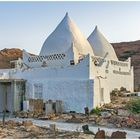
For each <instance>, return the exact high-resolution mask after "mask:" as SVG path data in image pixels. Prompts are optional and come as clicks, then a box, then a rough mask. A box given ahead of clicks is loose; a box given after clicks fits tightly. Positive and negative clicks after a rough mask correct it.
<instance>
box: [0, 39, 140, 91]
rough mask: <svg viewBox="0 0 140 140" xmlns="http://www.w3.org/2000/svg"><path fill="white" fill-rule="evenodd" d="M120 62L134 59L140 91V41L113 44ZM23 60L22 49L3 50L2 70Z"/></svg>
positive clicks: (1, 55) (135, 74) (0, 52)
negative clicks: (13, 62)
mask: <svg viewBox="0 0 140 140" xmlns="http://www.w3.org/2000/svg"><path fill="white" fill-rule="evenodd" d="M112 45H113V47H114V49H115V51H116V53H117V56H118V58H119V60H126V59H127V58H128V57H131V58H132V66H134V78H135V90H140V40H138V41H133V42H120V43H112ZM19 57H20V58H22V50H20V49H15V48H12V49H3V50H1V51H0V68H10V61H12V60H16V59H17V58H19Z"/></svg>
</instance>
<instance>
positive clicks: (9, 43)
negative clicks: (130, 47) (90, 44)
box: [0, 1, 140, 54]
mask: <svg viewBox="0 0 140 140" xmlns="http://www.w3.org/2000/svg"><path fill="white" fill-rule="evenodd" d="M66 12H68V13H69V16H70V17H71V18H72V19H73V20H74V21H75V23H76V24H77V26H78V27H79V28H80V30H81V32H83V34H84V35H85V37H88V36H89V35H90V33H91V32H92V31H93V30H94V28H95V26H96V25H98V28H99V30H100V31H101V32H102V33H103V34H104V35H105V37H106V38H107V39H108V41H109V42H121V41H133V40H140V2H105V1H104V2H101V1H100V2H95V1H92V2H62V1H61V2H0V50H1V49H4V48H20V49H25V50H26V51H28V52H30V53H35V54H39V52H40V49H41V47H42V44H43V42H44V41H45V39H46V38H47V36H48V35H49V34H50V33H51V32H52V31H53V30H54V29H55V28H56V26H57V25H58V24H59V22H60V21H61V20H62V19H63V17H64V16H65V13H66Z"/></svg>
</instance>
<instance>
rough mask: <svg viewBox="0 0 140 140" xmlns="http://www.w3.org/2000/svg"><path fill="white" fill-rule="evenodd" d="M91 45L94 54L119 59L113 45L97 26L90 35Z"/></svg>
mask: <svg viewBox="0 0 140 140" xmlns="http://www.w3.org/2000/svg"><path fill="white" fill-rule="evenodd" d="M88 41H89V43H90V45H91V46H92V47H93V50H94V54H95V55H97V56H101V57H105V56H106V58H108V59H113V60H118V58H117V56H116V53H115V51H114V48H113V46H112V45H111V44H110V43H109V42H108V41H107V39H106V38H105V37H104V36H103V35H102V33H101V32H100V31H99V30H98V28H97V26H96V27H95V29H94V31H93V32H92V33H91V35H90V36H89V37H88Z"/></svg>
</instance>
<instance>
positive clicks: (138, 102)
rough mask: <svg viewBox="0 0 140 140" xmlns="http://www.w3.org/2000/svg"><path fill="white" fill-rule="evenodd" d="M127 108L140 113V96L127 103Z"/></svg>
mask: <svg viewBox="0 0 140 140" xmlns="http://www.w3.org/2000/svg"><path fill="white" fill-rule="evenodd" d="M125 108H126V109H128V110H129V111H130V112H132V113H140V98H139V99H133V100H130V101H129V102H128V103H127V104H126V106H125Z"/></svg>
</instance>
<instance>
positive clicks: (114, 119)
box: [15, 96, 140, 129]
mask: <svg viewBox="0 0 140 140" xmlns="http://www.w3.org/2000/svg"><path fill="white" fill-rule="evenodd" d="M135 98H140V97H135V96H134V97H119V96H112V97H111V100H112V101H111V103H109V104H106V105H104V106H103V107H102V108H101V111H100V113H99V114H97V113H91V114H90V115H85V114H82V113H63V114H50V115H45V114H43V113H41V114H40V113H38V114H37V113H34V112H18V113H16V114H15V116H16V117H20V118H35V119H40V120H57V121H62V122H68V123H89V124H92V125H96V126H106V127H114V128H129V129H140V113H139V114H134V113H131V112H129V111H128V110H127V109H125V105H126V103H127V102H128V101H129V100H131V99H135Z"/></svg>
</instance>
